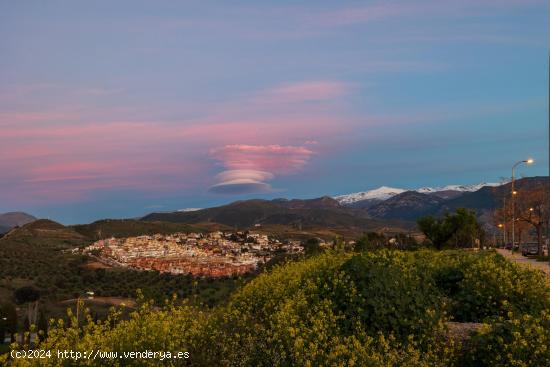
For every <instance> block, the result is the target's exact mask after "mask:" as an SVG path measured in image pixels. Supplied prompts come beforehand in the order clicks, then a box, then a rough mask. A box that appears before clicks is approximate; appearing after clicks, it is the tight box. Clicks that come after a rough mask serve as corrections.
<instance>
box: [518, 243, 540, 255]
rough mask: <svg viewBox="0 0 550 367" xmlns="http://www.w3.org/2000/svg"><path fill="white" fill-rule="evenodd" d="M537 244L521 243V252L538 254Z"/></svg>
mask: <svg viewBox="0 0 550 367" xmlns="http://www.w3.org/2000/svg"><path fill="white" fill-rule="evenodd" d="M538 253H539V245H538V243H524V244H523V245H521V254H522V255H523V256H528V255H538Z"/></svg>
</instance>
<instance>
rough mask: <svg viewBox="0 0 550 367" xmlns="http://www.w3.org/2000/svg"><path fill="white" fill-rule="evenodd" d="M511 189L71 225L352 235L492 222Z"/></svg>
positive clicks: (523, 184)
mask: <svg viewBox="0 0 550 367" xmlns="http://www.w3.org/2000/svg"><path fill="white" fill-rule="evenodd" d="M541 186H542V187H545V189H546V190H547V191H548V192H549V193H550V180H549V178H548V177H529V178H522V179H518V180H516V189H517V190H530V189H533V188H535V187H541ZM510 191H511V184H510V183H506V184H503V185H497V184H487V183H482V184H478V185H470V186H462V185H450V186H445V187H439V188H428V187H423V188H419V189H414V190H406V189H399V188H391V187H386V186H383V187H380V188H378V189H374V190H370V191H364V192H357V193H352V194H347V195H338V196H335V197H329V196H323V197H320V198H315V199H284V198H280V199H273V200H262V199H251V200H240V201H236V202H233V203H230V204H227V205H222V206H218V207H212V208H206V209H196V208H193V210H178V211H174V212H155V213H150V214H147V215H146V216H144V217H142V218H139V219H125V220H100V221H97V222H94V223H91V224H83V225H75V226H71V228H73V229H74V230H75V231H76V232H78V233H80V234H82V235H84V236H85V237H86V238H90V239H92V238H95V239H97V238H104V237H105V236H129V235H138V234H143V233H157V232H159V233H171V232H174V231H186V230H214V229H224V228H225V229H229V228H232V229H246V228H258V227H262V228H263V229H264V230H273V231H283V232H288V233H290V232H292V233H295V234H296V233H301V232H302V229H303V230H304V231H308V232H310V233H312V232H315V233H321V232H323V231H332V232H331V233H340V234H345V235H355V234H360V233H362V232H365V231H375V230H381V229H385V230H390V231H401V230H413V229H415V228H416V220H417V219H418V218H419V217H421V216H425V215H435V216H438V215H442V214H443V213H445V212H446V211H454V210H456V209H457V208H469V209H472V210H475V211H476V213H477V214H478V217H479V219H480V220H481V222H482V223H484V224H486V225H491V223H490V218H491V213H492V211H493V210H494V209H496V208H498V207H500V206H502V204H503V200H504V198H505V197H508V196H509V195H510ZM35 220H36V218H35V217H33V216H31V215H28V214H26V213H21V212H12V213H5V214H0V233H5V232H7V231H8V230H9V229H11V228H13V227H16V226H22V225H24V224H26V223H30V222H33V221H35ZM46 232H48V231H46ZM46 232H44V233H46ZM33 233H34V232H33Z"/></svg>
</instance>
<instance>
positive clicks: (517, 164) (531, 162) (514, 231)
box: [512, 158, 535, 250]
mask: <svg viewBox="0 0 550 367" xmlns="http://www.w3.org/2000/svg"><path fill="white" fill-rule="evenodd" d="M522 163H525V164H527V165H531V164H533V163H535V161H534V160H533V159H532V158H529V159H525V160H523V161H519V162H516V164H514V165H513V166H512V250H513V249H514V246H515V245H516V207H515V200H514V197H515V195H517V193H518V192H517V191H516V190H515V186H514V185H515V180H516V167H517V166H519V165H520V164H522Z"/></svg>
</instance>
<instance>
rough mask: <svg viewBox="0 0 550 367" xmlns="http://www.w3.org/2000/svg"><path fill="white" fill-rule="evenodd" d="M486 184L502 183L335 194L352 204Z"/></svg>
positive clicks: (384, 188)
mask: <svg viewBox="0 0 550 367" xmlns="http://www.w3.org/2000/svg"><path fill="white" fill-rule="evenodd" d="M484 186H500V184H499V183H487V182H482V183H479V184H475V185H447V186H442V187H421V188H419V189H410V190H406V189H399V188H395V187H387V186H381V187H379V188H377V189H374V190H369V191H362V192H355V193H352V194H346V195H338V196H334V199H336V200H337V201H338V202H339V203H340V204H342V205H351V204H354V203H356V202H359V201H363V200H368V201H372V202H376V201H384V200H387V199H389V198H391V197H394V196H396V195H399V194H402V193H404V192H405V191H416V192H419V193H421V194H437V193H444V192H455V193H457V194H460V193H464V192H474V191H477V190H479V189H481V188H482V187H484Z"/></svg>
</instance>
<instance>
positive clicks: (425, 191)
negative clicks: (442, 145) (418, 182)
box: [414, 182, 500, 194]
mask: <svg viewBox="0 0 550 367" xmlns="http://www.w3.org/2000/svg"><path fill="white" fill-rule="evenodd" d="M484 186H493V187H494V186H500V184H499V183H495V182H482V183H479V184H476V185H447V186H442V187H421V188H419V189H416V190H414V191H416V192H420V193H422V194H431V193H434V192H441V191H459V192H474V191H477V190H479V189H481V188H482V187H484Z"/></svg>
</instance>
